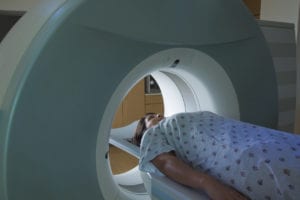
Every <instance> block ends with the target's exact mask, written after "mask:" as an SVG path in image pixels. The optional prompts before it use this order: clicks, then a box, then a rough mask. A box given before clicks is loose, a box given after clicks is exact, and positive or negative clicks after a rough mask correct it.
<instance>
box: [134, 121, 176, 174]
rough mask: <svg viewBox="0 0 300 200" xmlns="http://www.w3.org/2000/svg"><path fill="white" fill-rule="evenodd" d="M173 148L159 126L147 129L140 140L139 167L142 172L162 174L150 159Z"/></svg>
mask: <svg viewBox="0 0 300 200" xmlns="http://www.w3.org/2000/svg"><path fill="white" fill-rule="evenodd" d="M173 150H174V147H173V146H171V145H170V144H169V143H168V141H167V138H166V137H165V131H164V130H163V129H161V127H160V126H155V127H153V128H150V129H148V130H147V131H146V132H145V134H144V136H143V139H142V142H141V147H140V160H139V169H140V170H141V171H144V172H149V173H154V174H157V175H162V173H161V172H160V171H159V170H158V169H157V168H156V167H155V166H154V165H153V164H152V162H151V161H152V160H153V159H154V158H155V157H156V156H158V155H160V154H162V153H166V152H170V151H173Z"/></svg>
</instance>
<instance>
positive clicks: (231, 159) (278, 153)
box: [139, 111, 300, 200]
mask: <svg viewBox="0 0 300 200" xmlns="http://www.w3.org/2000/svg"><path fill="white" fill-rule="evenodd" d="M140 150H141V151H140V152H141V158H140V163H139V167H140V170H142V171H145V172H150V173H156V174H161V173H160V172H159V170H158V169H157V168H155V166H154V165H153V164H152V163H151V160H152V159H153V158H155V157H156V156H157V155H159V154H161V153H163V152H169V151H175V152H176V156H177V157H178V158H179V159H181V160H183V161H184V162H185V163H187V164H189V165H190V166H192V167H193V168H196V169H198V170H201V171H203V172H206V173H208V174H210V175H212V176H214V177H216V178H217V179H219V180H221V181H223V182H224V183H226V184H229V185H231V186H233V187H235V188H236V189H238V190H239V191H241V192H242V193H244V194H245V195H247V196H248V197H250V198H251V199H252V200H256V199H257V200H263V199H265V200H274V199H294V200H296V199H300V136H299V135H294V134H290V133H285V132H280V131H276V130H272V129H268V128H264V127H260V126H255V125H252V124H249V123H244V122H240V121H236V120H233V119H227V118H224V117H221V116H218V115H216V114H214V113H211V112H207V111H205V112H194V113H179V114H176V115H173V116H171V117H168V118H166V119H164V120H162V121H161V122H160V123H159V124H158V125H156V126H154V127H152V128H150V129H149V130H147V131H146V132H145V135H144V136H143V139H142V143H141V149H140ZM161 175H162V174H161Z"/></svg>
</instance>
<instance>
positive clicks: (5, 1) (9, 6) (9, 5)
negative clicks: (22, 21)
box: [0, 0, 51, 11]
mask: <svg viewBox="0 0 300 200" xmlns="http://www.w3.org/2000/svg"><path fill="white" fill-rule="evenodd" d="M40 1H41V0H1V1H0V10H14V11H26V10H29V9H30V8H31V7H32V6H34V5H35V4H37V3H38V2H40ZM48 1H51V0H48Z"/></svg>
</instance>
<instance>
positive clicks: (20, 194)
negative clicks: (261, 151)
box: [0, 0, 278, 200]
mask: <svg viewBox="0 0 300 200" xmlns="http://www.w3.org/2000/svg"><path fill="white" fill-rule="evenodd" d="M0 55H1V63H0V64H1V65H0V70H1V71H0V76H1V78H0V80H1V84H0V105H1V107H0V199H1V200H15V199H31V200H40V199H43V200H47V199H49V200H53V199H64V200H67V199H72V200H76V199H89V200H99V199H108V200H111V199H140V198H142V199H143V198H146V197H141V196H139V195H135V194H129V193H126V192H124V191H123V190H122V189H120V188H119V187H118V186H117V184H116V182H115V181H114V179H113V177H112V174H111V170H110V166H109V162H108V148H109V145H108V140H109V133H110V129H111V123H112V120H113V117H114V113H115V112H116V109H117V107H118V105H119V104H120V102H121V101H122V98H123V97H124V96H125V95H126V93H127V92H128V91H129V90H130V88H131V87H133V85H134V84H135V83H137V81H139V80H140V79H141V78H143V77H144V76H145V75H147V74H152V75H153V76H154V78H155V79H156V80H157V82H158V84H159V86H160V87H161V90H162V94H163V98H164V102H165V105H164V106H165V110H166V113H165V114H166V115H170V114H172V113H175V112H178V111H193V110H211V111H213V112H216V113H219V114H221V115H225V116H229V117H234V118H237V119H241V120H243V121H247V122H251V123H256V124H260V125H264V126H267V127H273V128H276V126H277V118H278V106H277V104H278V103H277V101H278V100H277V99H278V98H277V89H276V78H275V71H274V67H273V64H272V59H271V56H270V53H269V49H268V47H267V45H266V43H265V39H264V37H263V35H262V33H261V31H260V28H259V27H258V25H257V24H256V21H255V20H254V19H253V18H252V15H251V14H250V13H249V11H248V10H247V8H245V6H244V5H243V4H242V1H240V0H227V1H224V0H206V1H198V0H188V1H181V0H165V1H160V0H151V1H137V0H122V1H117V0H110V1H105V0H55V1H44V2H43V3H41V4H39V5H38V6H37V7H36V8H34V9H32V10H30V11H29V12H28V13H26V14H25V15H24V16H23V17H22V18H21V20H20V21H19V22H18V23H17V24H16V26H15V27H14V28H13V29H12V30H11V31H10V32H9V34H8V35H7V37H6V38H5V39H4V41H3V42H2V43H1V49H0ZM156 198H157V199H160V198H163V197H159V196H157V197H156Z"/></svg>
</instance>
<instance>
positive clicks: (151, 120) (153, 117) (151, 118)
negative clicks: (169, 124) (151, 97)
mask: <svg viewBox="0 0 300 200" xmlns="http://www.w3.org/2000/svg"><path fill="white" fill-rule="evenodd" d="M164 118H165V117H164V116H163V115H162V114H156V113H154V114H149V115H147V116H146V117H145V124H146V127H147V129H148V128H151V127H152V126H154V125H156V124H158V123H159V122H160V121H161V120H163V119H164Z"/></svg>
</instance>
